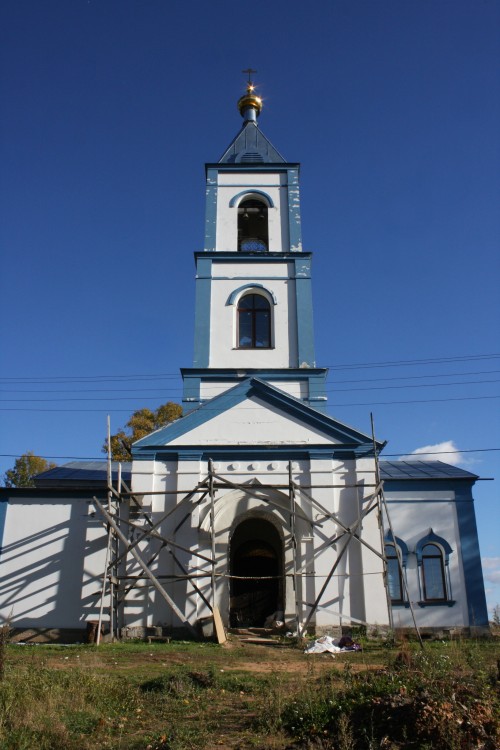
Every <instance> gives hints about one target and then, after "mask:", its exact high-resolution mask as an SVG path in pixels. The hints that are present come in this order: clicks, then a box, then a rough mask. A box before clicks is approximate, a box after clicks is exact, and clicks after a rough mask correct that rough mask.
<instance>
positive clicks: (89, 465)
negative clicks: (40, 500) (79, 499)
mask: <svg viewBox="0 0 500 750" xmlns="http://www.w3.org/2000/svg"><path fill="white" fill-rule="evenodd" d="M121 467H122V479H123V480H124V481H125V482H127V484H128V483H129V482H130V479H131V476H132V472H131V469H132V463H130V462H127V463H122V464H121ZM107 470H108V464H107V461H71V463H69V464H64V465H63V466H56V467H55V468H54V469H49V470H48V471H43V472H42V473H41V474H37V475H36V477H34V480H35V486H36V487H74V486H75V485H78V486H80V487H83V486H87V487H89V486H101V485H103V484H104V485H105V484H106V481H107ZM111 471H112V475H113V480H114V481H116V480H117V479H118V461H112V462H111Z"/></svg>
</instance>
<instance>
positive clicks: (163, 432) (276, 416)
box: [133, 378, 382, 457]
mask: <svg viewBox="0 0 500 750" xmlns="http://www.w3.org/2000/svg"><path fill="white" fill-rule="evenodd" d="M370 444H371V438H370V437H369V436H368V435H365V434H364V433H362V432H359V431H358V430H356V429H354V428H352V427H349V426H348V425H345V424H343V423H341V422H339V421H337V420H335V419H334V418H333V417H330V416H328V415H325V414H323V413H321V412H319V411H317V410H316V409H314V408H312V407H310V406H308V405H306V404H304V403H303V402H302V401H300V400H299V399H296V398H294V397H293V396H290V395H289V394H287V393H285V392H284V391H282V390H280V389H279V388H276V387H275V386H272V385H269V383H266V382H264V381H262V380H259V379H258V378H247V379H245V380H243V381H242V382H241V383H239V384H238V385H236V386H234V388H231V389H229V390H228V391H225V392H224V393H223V394H221V395H220V396H217V397H215V398H213V399H211V400H210V401H208V402H206V403H205V404H203V405H202V406H200V407H199V408H198V409H196V410H195V411H193V412H191V413H190V414H187V415H186V416H185V417H182V418H181V419H178V420H177V421H176V422H173V423H172V424H169V425H167V426H165V427H163V428H161V429H160V430H157V431H156V432H153V433H151V434H150V435H147V436H146V437H144V438H142V439H141V440H138V441H137V442H136V443H134V445H133V454H134V456H135V457H139V456H140V455H141V453H144V452H149V451H151V450H152V449H161V448H163V447H166V446H169V447H172V448H174V447H178V448H181V447H183V448H186V447H189V446H194V445H196V446H238V447H244V446H248V447H250V446H252V447H260V446H264V447H272V446H279V447H282V446H303V447H308V446H310V447H313V446H317V447H319V448H321V447H322V446H328V445H331V446H351V447H352V448H353V449H355V448H356V447H358V446H369V445H370ZM380 447H382V445H381V444H380Z"/></svg>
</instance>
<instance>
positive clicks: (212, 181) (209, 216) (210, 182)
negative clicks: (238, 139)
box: [204, 169, 217, 252]
mask: <svg viewBox="0 0 500 750" xmlns="http://www.w3.org/2000/svg"><path fill="white" fill-rule="evenodd" d="M216 232H217V170H216V169H207V187H206V196H205V245H204V247H205V250H206V251H208V252H209V251H214V250H215V247H216V244H215V243H216Z"/></svg>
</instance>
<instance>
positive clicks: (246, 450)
mask: <svg viewBox="0 0 500 750" xmlns="http://www.w3.org/2000/svg"><path fill="white" fill-rule="evenodd" d="M191 449H192V452H194V453H195V454H196V455H198V452H197V451H198V449H199V451H200V453H201V456H202V458H201V460H202V461H208V459H209V458H212V459H213V460H214V461H248V462H249V463H251V462H252V461H288V460H294V461H300V460H302V461H309V460H310V459H311V453H313V454H314V456H313V458H315V459H328V460H338V461H343V460H354V459H356V458H359V457H363V453H362V452H361V451H360V450H359V449H358V448H352V447H348V446H340V447H337V446H336V447H335V448H334V449H332V446H331V445H326V446H321V445H317V446H315V447H314V446H312V447H308V448H307V449H306V448H304V447H302V446H290V445H287V446H275V445H271V446H252V445H250V446H249V445H246V446H234V445H214V446H210V445H209V446H207V445H201V446H198V445H197V446H191V447H190V450H191ZM182 451H183V448H182V446H179V447H176V446H172V447H169V446H164V447H161V446H157V447H152V448H150V449H144V450H141V453H140V454H138V455H134V460H136V461H152V460H157V461H176V460H178V458H179V455H180V454H181V453H182Z"/></svg>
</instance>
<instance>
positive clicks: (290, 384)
mask: <svg viewBox="0 0 500 750" xmlns="http://www.w3.org/2000/svg"><path fill="white" fill-rule="evenodd" d="M268 382H269V385H273V386H274V387H275V388H280V390H282V391H284V392H285V393H288V394H290V396H294V397H295V398H300V399H307V398H308V397H309V382H308V381H304V380H284V381H282V380H279V381H273V380H269V381H268ZM234 385H235V382H234V380H225V381H224V380H220V381H213V380H208V381H205V382H202V383H201V385H200V398H201V399H202V400H206V401H208V400H209V399H211V398H214V397H215V396H219V395H220V394H221V393H224V392H225V391H227V390H229V388H233V387H234Z"/></svg>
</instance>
